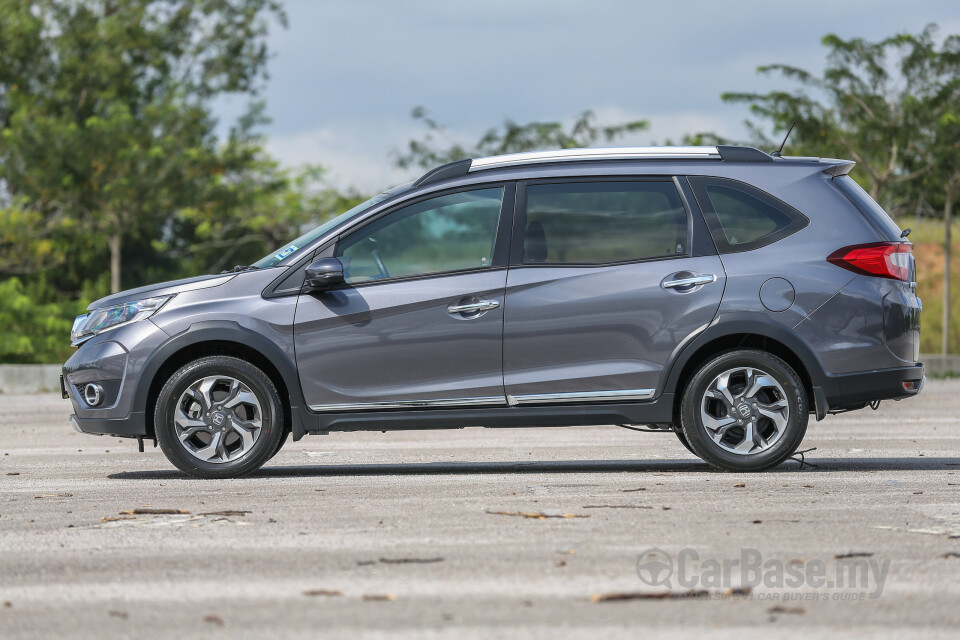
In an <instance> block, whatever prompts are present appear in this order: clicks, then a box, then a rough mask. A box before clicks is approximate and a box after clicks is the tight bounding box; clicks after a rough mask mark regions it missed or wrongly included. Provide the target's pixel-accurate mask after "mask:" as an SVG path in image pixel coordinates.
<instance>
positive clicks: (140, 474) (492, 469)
mask: <svg viewBox="0 0 960 640" xmlns="http://www.w3.org/2000/svg"><path fill="white" fill-rule="evenodd" d="M838 471H841V472H842V471H846V472H850V471H857V472H871V471H960V458H926V457H923V458H918V457H909V458H904V457H902V458H812V459H811V458H809V454H808V459H807V462H806V463H805V464H804V465H802V467H801V464H800V462H799V461H797V460H795V459H790V460H787V461H786V462H784V463H783V464H781V465H780V466H778V467H776V468H774V469H770V470H768V471H765V472H763V473H762V474H761V475H760V476H759V477H763V475H769V474H783V473H797V472H804V473H808V472H815V473H824V472H828V473H829V472H838ZM622 472H629V473H724V472H722V471H717V470H715V469H713V468H712V467H710V466H708V465H707V464H705V463H704V462H701V461H699V460H530V461H524V462H411V463H389V464H373V463H372V464H331V465H292V466H274V467H271V466H268V467H264V468H262V469H260V470H259V471H257V472H256V473H253V474H251V475H249V476H246V477H248V478H297V477H319V478H322V477H341V476H347V477H350V476H429V475H451V476H457V475H493V474H497V475H499V474H535V473H558V474H564V473H622ZM108 477H109V478H110V479H111V480H172V479H177V478H181V479H187V478H189V476H187V475H186V474H184V473H182V472H180V471H176V470H151V471H124V472H121V473H114V474H112V475H110V476H108Z"/></svg>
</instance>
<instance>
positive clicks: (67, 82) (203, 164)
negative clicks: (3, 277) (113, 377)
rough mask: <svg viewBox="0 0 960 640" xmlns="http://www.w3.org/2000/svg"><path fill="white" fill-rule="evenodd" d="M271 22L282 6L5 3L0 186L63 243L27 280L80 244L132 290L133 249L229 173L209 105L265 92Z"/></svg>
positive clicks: (218, 0)
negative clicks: (125, 266)
mask: <svg viewBox="0 0 960 640" xmlns="http://www.w3.org/2000/svg"><path fill="white" fill-rule="evenodd" d="M270 17H275V18H277V19H279V20H280V21H281V22H283V21H284V19H285V18H284V14H283V12H282V10H281V9H280V6H279V3H278V1H277V0H124V1H122V2H121V1H117V0H86V1H84V0H32V1H30V2H23V1H22V0H0V43H2V44H0V180H2V185H0V186H2V189H3V190H4V191H5V192H6V196H7V197H8V198H9V200H10V202H11V203H18V207H19V209H20V210H21V211H26V212H29V213H30V215H31V216H33V217H34V218H35V221H34V222H35V223H34V224H33V225H32V226H33V227H34V229H35V231H36V232H37V233H38V235H41V236H46V237H47V238H49V239H50V241H51V243H54V244H56V243H57V241H59V242H60V250H58V251H51V252H49V253H48V254H46V255H40V254H36V253H34V254H32V255H31V256H29V260H27V261H24V262H32V264H27V265H26V268H27V269H28V270H38V269H43V268H49V267H51V266H53V265H56V264H63V263H65V262H67V260H68V259H69V257H70V255H69V251H68V249H69V247H71V246H73V245H74V244H75V242H76V241H77V240H78V238H82V243H83V244H89V243H96V244H100V243H101V242H102V243H103V244H105V245H106V249H107V250H108V253H109V265H110V290H111V291H118V290H120V289H121V288H122V271H121V265H122V257H123V245H124V243H125V242H128V241H137V240H140V239H142V238H144V237H151V236H152V237H157V236H159V235H160V234H161V231H162V229H163V228H164V226H165V224H166V223H167V221H168V218H169V216H170V215H171V214H173V213H175V212H177V211H178V210H180V209H182V208H186V207H195V206H197V205H198V203H199V202H200V201H201V200H202V199H203V198H204V196H206V195H208V194H210V193H211V189H210V182H211V181H216V180H217V179H219V176H221V175H222V174H223V172H224V166H223V163H222V158H221V156H220V154H219V150H218V145H217V138H216V135H215V126H216V122H215V120H214V118H213V117H212V116H211V113H210V111H211V110H210V104H211V101H212V100H213V99H214V98H216V97H218V96H221V95H224V94H254V93H255V92H256V91H257V89H258V87H259V83H260V82H261V80H262V79H263V78H264V73H265V72H264V69H265V63H266V60H267V51H266V47H265V44H264V39H265V35H266V33H267V29H268V24H269V22H268V20H269V18H270ZM7 217H9V215H8V216H7ZM5 258H6V260H4V261H3V262H10V259H9V256H5ZM18 266H20V267H21V268H22V267H24V265H23V264H21V265H16V264H14V265H11V268H13V269H16V268H17V267H18ZM75 284H76V283H75Z"/></svg>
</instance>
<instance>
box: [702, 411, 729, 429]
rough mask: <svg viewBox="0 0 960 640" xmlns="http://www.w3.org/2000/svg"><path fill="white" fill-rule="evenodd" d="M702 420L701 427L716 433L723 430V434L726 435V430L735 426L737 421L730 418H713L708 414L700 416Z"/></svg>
mask: <svg viewBox="0 0 960 640" xmlns="http://www.w3.org/2000/svg"><path fill="white" fill-rule="evenodd" d="M701 419H702V420H703V426H705V427H706V428H707V429H710V431H717V430H718V429H723V432H724V433H726V431H727V429H729V428H730V427H732V426H733V425H735V424H737V421H736V420H734V419H733V418H731V417H730V416H723V417H722V418H714V417H713V416H711V415H710V414H709V413H705V414H703V415H702V416H701Z"/></svg>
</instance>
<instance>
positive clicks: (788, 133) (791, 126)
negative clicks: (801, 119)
mask: <svg viewBox="0 0 960 640" xmlns="http://www.w3.org/2000/svg"><path fill="white" fill-rule="evenodd" d="M795 126H797V121H796V120H794V121H793V122H791V123H790V128H789V129H787V135H785V136H783V142H781V143H780V148H779V149H777V150H776V151H774V152H773V153H771V154H770V155H772V156H773V157H774V158H779V157H780V156H781V155H783V145H785V144H787V138H789V137H790V134H791V133H792V132H793V128H794V127H795Z"/></svg>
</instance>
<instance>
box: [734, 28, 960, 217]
mask: <svg viewBox="0 0 960 640" xmlns="http://www.w3.org/2000/svg"><path fill="white" fill-rule="evenodd" d="M935 31H936V27H935V26H934V25H930V26H928V27H927V28H926V29H924V30H923V31H922V32H921V33H919V34H917V35H910V34H899V35H895V36H891V37H889V38H884V39H883V40H880V41H879V42H869V41H866V40H863V39H861V38H852V39H850V40H844V39H842V38H840V37H839V36H836V35H834V34H829V35H827V36H825V37H824V38H823V41H822V42H823V45H824V46H825V47H826V48H827V50H828V53H827V67H826V69H825V70H824V72H823V75H822V76H817V75H814V74H812V73H810V72H809V71H806V70H804V69H801V68H798V67H795V66H792V65H788V64H771V65H765V66H762V67H760V68H759V69H758V71H759V72H760V73H762V74H777V75H779V76H781V77H782V78H784V79H787V80H792V81H794V82H795V83H796V84H797V85H798V86H797V88H796V89H794V90H792V91H783V90H777V91H771V92H769V93H766V94H758V93H750V92H734V93H725V94H723V96H722V97H723V99H724V100H726V101H728V102H740V103H746V104H748V105H749V106H750V110H751V112H752V113H753V114H754V115H755V116H757V117H759V118H760V119H762V120H763V121H765V122H766V123H768V124H770V125H772V127H773V130H774V132H777V133H779V134H780V135H782V134H783V133H786V131H787V129H788V128H789V126H790V125H791V123H793V122H796V127H795V129H794V131H793V133H792V135H791V137H790V140H789V142H788V147H787V152H788V153H790V154H792V155H812V156H828V157H829V156H833V157H840V158H850V159H853V160H856V161H857V167H856V169H855V170H854V174H853V176H854V177H855V178H856V179H857V180H858V182H860V183H861V184H862V185H863V186H864V188H865V189H866V190H867V191H868V192H869V193H870V195H871V196H873V198H874V199H875V200H877V201H878V202H880V204H881V205H883V206H884V208H886V209H887V210H888V211H889V212H890V213H891V214H892V215H898V214H900V213H902V212H903V211H905V210H906V209H907V208H908V206H909V205H910V204H911V201H910V198H909V188H908V187H907V186H906V185H907V183H909V182H911V181H913V180H914V179H916V178H918V177H919V176H922V175H923V174H925V173H927V172H929V171H930V170H931V168H932V166H933V165H932V162H931V159H930V158H929V157H928V158H927V159H926V160H924V161H922V162H914V163H913V164H912V165H910V160H911V159H917V158H921V157H923V156H924V150H925V144H926V140H925V135H924V133H925V132H927V131H929V126H930V124H931V122H932V121H933V120H932V119H931V118H932V117H933V116H932V114H931V112H930V108H931V106H932V100H933V97H934V94H935V93H936V91H937V84H938V79H939V78H941V77H942V75H943V73H944V72H946V71H949V72H950V73H952V74H953V75H956V67H954V68H953V69H952V70H949V69H948V68H946V67H944V65H943V64H942V62H943V61H942V60H941V59H940V56H941V53H942V52H943V51H946V50H947V49H948V48H950V47H951V46H952V45H951V44H950V40H948V42H947V43H946V44H945V46H944V49H943V50H938V49H937V44H936V42H935V39H934V34H935ZM747 124H748V127H749V128H750V130H751V131H752V133H753V136H754V137H755V138H756V142H757V143H758V144H759V145H761V146H763V147H765V148H776V147H777V146H778V145H779V143H780V140H779V139H771V138H769V137H768V136H767V135H766V134H765V133H764V131H763V127H762V126H761V125H758V124H756V123H755V122H752V121H748V123H747Z"/></svg>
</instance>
